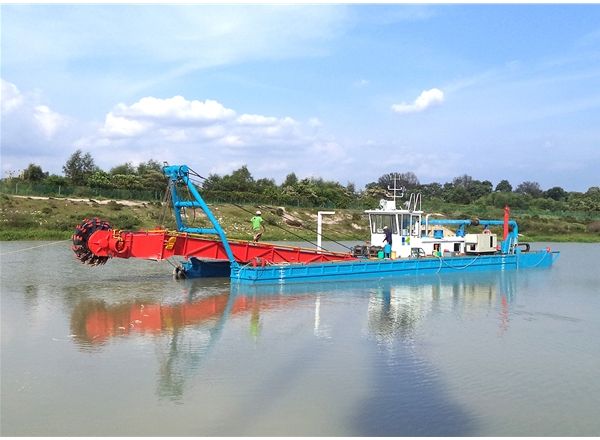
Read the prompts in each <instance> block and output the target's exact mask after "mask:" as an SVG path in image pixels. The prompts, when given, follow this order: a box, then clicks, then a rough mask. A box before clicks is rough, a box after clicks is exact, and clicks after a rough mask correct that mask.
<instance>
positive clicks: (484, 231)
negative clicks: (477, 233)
mask: <svg viewBox="0 0 600 440" xmlns="http://www.w3.org/2000/svg"><path fill="white" fill-rule="evenodd" d="M483 233H484V234H491V233H492V231H490V230H489V229H487V228H485V229H484V230H483Z"/></svg>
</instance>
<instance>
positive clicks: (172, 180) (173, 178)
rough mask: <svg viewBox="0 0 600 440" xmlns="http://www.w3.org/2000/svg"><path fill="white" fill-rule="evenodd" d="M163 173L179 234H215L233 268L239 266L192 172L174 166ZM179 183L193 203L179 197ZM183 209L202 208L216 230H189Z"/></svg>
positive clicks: (181, 166)
mask: <svg viewBox="0 0 600 440" xmlns="http://www.w3.org/2000/svg"><path fill="white" fill-rule="evenodd" d="M163 172H164V173H165V175H166V176H167V178H168V179H169V188H170V189H171V197H172V200H173V207H174V208H175V209H174V211H175V219H176V220H177V230H178V231H179V232H188V233H194V234H214V235H218V236H219V238H220V239H221V242H222V243H223V247H224V249H225V253H226V254H227V258H229V262H230V263H231V266H232V267H234V266H237V262H236V261H235V258H234V256H233V252H232V251H231V247H230V246H229V243H228V241H227V237H226V236H225V231H223V228H222V227H221V225H220V224H219V222H218V221H217V219H216V218H215V216H214V215H213V213H212V212H211V210H210V209H209V207H208V205H207V204H206V203H205V202H204V199H203V198H202V197H201V196H200V193H198V190H197V189H196V187H195V186H194V184H193V183H192V181H191V180H190V177H189V173H190V170H189V168H188V167H187V165H173V166H168V165H167V166H164V167H163ZM178 182H183V184H185V185H186V186H187V187H188V189H189V190H190V193H191V194H192V195H193V196H194V199H195V200H193V201H183V200H181V199H180V198H179V196H178V195H177V184H178ZM181 208H200V209H202V210H203V211H204V213H205V214H206V216H207V217H208V219H209V220H210V222H211V223H212V225H213V227H214V229H206V228H188V227H187V226H185V225H184V224H183V219H182V218H181Z"/></svg>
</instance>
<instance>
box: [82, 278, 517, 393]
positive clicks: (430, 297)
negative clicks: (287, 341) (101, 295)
mask: <svg viewBox="0 0 600 440" xmlns="http://www.w3.org/2000/svg"><path fill="white" fill-rule="evenodd" d="M516 277H517V273H516V272H494V273H485V274H480V273H474V274H465V275H461V274H456V275H454V274H449V275H444V276H443V277H442V276H436V275H431V276H428V275H421V276H419V277H414V278H413V277H402V278H399V279H385V280H380V281H364V282H361V281H352V282H328V283H306V284H281V285H261V286H257V285H247V284H236V283H234V284H231V285H229V286H228V285H221V286H220V287H219V288H215V287H214V286H212V287H211V286H209V287H208V288H207V282H208V281H207V280H203V279H194V280H185V281H180V282H178V283H177V284H175V286H176V287H175V288H176V289H181V288H183V289H182V290H183V297H184V299H182V300H181V301H179V302H174V303H161V302H156V300H154V301H152V300H150V301H144V300H143V299H136V300H133V301H131V302H127V303H119V304H108V303H107V302H106V301H100V300H93V299H87V300H84V301H82V302H80V303H79V304H78V305H77V306H76V307H75V309H74V310H73V313H72V315H71V331H72V334H73V336H74V341H75V342H76V343H77V344H78V345H79V346H80V347H81V349H83V350H101V349H102V347H103V346H104V345H105V344H106V343H107V342H108V341H109V340H112V339H115V340H118V339H120V338H136V337H138V338H139V337H144V338H148V337H149V338H153V340H154V342H155V345H156V351H157V357H158V362H159V369H160V372H159V383H158V390H157V394H158V395H159V396H160V397H166V398H170V399H173V400H177V399H179V398H180V397H181V396H182V395H183V392H184V389H185V383H186V380H187V379H188V378H189V377H190V376H191V375H192V374H193V373H194V372H195V371H196V370H197V369H198V367H199V365H200V363H201V361H202V359H203V358H205V357H206V355H207V353H209V351H210V350H211V349H212V348H214V346H215V345H216V343H217V341H218V339H219V336H220V335H221V333H222V331H223V328H224V326H225V324H226V322H227V321H228V320H236V319H247V320H248V328H249V330H250V334H251V335H253V336H254V337H258V333H259V332H260V331H261V326H262V325H263V323H261V320H260V317H261V312H264V311H267V310H279V311H284V312H287V311H289V312H290V313H292V312H294V310H295V308H298V307H300V306H301V307H302V308H303V309H304V310H306V304H307V301H310V302H311V304H312V303H313V302H314V306H311V307H314V335H315V336H316V337H320V336H323V332H327V330H326V328H324V326H322V325H321V316H320V315H321V313H322V311H321V308H322V306H321V299H322V298H328V299H331V300H332V301H334V302H335V300H336V299H339V298H343V299H344V300H345V299H346V298H347V297H352V301H353V302H354V303H355V304H358V307H364V308H365V313H366V324H365V328H366V330H367V332H368V334H369V335H370V336H371V337H374V338H375V339H376V340H377V341H379V342H381V343H385V342H391V341H393V340H396V339H410V338H411V335H412V334H413V332H414V331H415V330H416V329H417V328H418V326H419V325H420V323H422V322H424V320H425V319H426V318H427V317H428V316H429V315H430V314H432V313H457V312H458V313H462V312H461V309H471V308H476V309H478V310H483V311H484V313H487V312H489V310H491V309H492V308H495V309H497V304H498V301H501V305H502V306H501V316H499V319H500V330H499V331H500V332H503V331H506V330H507V329H508V327H507V322H508V319H509V316H508V310H509V303H510V302H511V301H512V300H513V299H514V297H515V290H516V287H515V286H516ZM328 305H329V306H331V301H328ZM472 306H475V307H472ZM302 316H303V317H304V318H303V319H305V316H306V315H305V314H303V315H302ZM311 319H312V318H311ZM342 322H343V321H342ZM272 323H273V321H270V325H272Z"/></svg>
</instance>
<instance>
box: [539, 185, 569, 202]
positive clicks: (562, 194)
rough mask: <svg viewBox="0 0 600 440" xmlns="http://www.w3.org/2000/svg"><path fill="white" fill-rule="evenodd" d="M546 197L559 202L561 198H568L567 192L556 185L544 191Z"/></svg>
mask: <svg viewBox="0 0 600 440" xmlns="http://www.w3.org/2000/svg"><path fill="white" fill-rule="evenodd" d="M544 197H546V198H548V199H552V200H556V201H557V202H558V201H559V200H565V199H566V198H567V192H566V191H565V190H564V189H562V188H561V187H560V186H555V187H554V188H550V189H549V190H548V191H546V192H544Z"/></svg>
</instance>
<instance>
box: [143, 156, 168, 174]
mask: <svg viewBox="0 0 600 440" xmlns="http://www.w3.org/2000/svg"><path fill="white" fill-rule="evenodd" d="M148 171H156V172H157V173H161V174H162V173H163V172H162V165H161V164H159V163H158V162H157V161H155V160H153V159H150V160H149V161H148V162H145V163H144V162H141V163H140V164H139V165H138V167H137V173H138V174H139V175H140V176H143V175H144V174H146V173H147V172H148Z"/></svg>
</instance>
